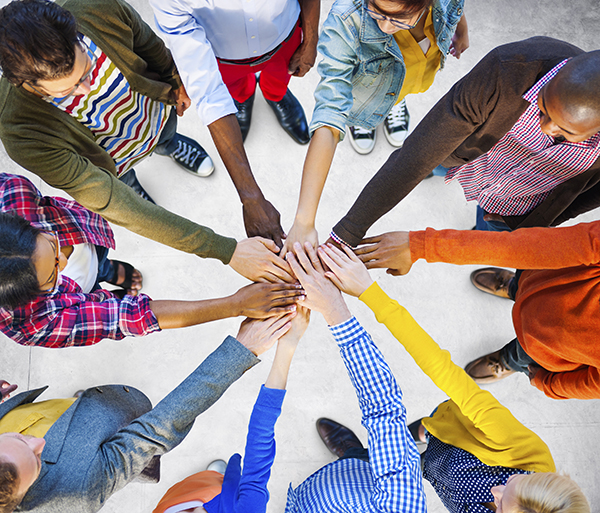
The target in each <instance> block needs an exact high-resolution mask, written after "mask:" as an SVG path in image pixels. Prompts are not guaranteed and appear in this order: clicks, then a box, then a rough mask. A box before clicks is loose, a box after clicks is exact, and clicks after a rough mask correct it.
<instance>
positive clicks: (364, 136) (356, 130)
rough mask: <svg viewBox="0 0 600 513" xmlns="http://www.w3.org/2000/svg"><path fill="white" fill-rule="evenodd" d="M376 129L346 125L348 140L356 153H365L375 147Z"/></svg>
mask: <svg viewBox="0 0 600 513" xmlns="http://www.w3.org/2000/svg"><path fill="white" fill-rule="evenodd" d="M375 139H376V130H366V129H364V128H362V127H360V126H349V127H348V140H349V141H350V144H351V145H352V147H353V148H354V149H355V150H356V152H357V153H360V154H361V155H366V154H367V153H371V152H372V151H373V148H375Z"/></svg>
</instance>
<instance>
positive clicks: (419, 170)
mask: <svg viewBox="0 0 600 513" xmlns="http://www.w3.org/2000/svg"><path fill="white" fill-rule="evenodd" d="M580 53H582V50H580V49H579V48H577V47H575V46H573V45H570V44H568V43H565V42H563V41H558V40H556V39H551V38H548V37H533V38H531V39H527V40H525V41H519V42H517V43H511V44H507V45H504V46H500V47H498V48H496V49H494V50H492V51H491V52H490V53H489V54H488V55H487V56H485V57H484V58H483V59H482V60H481V61H480V62H479V64H477V66H475V67H474V68H473V70H472V71H471V72H470V73H468V74H467V75H466V76H465V77H464V78H462V79H461V80H460V81H458V82H457V83H456V84H455V85H454V86H453V87H452V89H450V91H449V92H448V93H447V94H446V95H445V96H444V97H443V98H442V99H441V100H440V101H439V102H438V103H437V104H436V105H435V106H434V107H433V108H432V109H431V111H429V113H428V114H427V115H426V116H425V118H424V119H423V121H421V123H419V125H418V126H417V127H416V128H415V130H414V131H413V133H412V134H411V135H410V136H409V137H408V138H407V139H406V141H405V143H404V146H403V147H402V148H400V149H399V150H396V151H395V152H394V153H392V154H391V156H390V158H389V159H388V160H387V162H386V163H385V164H384V165H383V167H382V168H381V169H380V170H379V171H378V172H377V174H376V175H375V176H374V177H373V178H372V179H371V181H370V182H369V183H368V184H367V185H366V187H365V188H364V189H363V191H362V192H361V193H360V196H359V197H358V199H357V200H356V202H355V203H354V205H353V206H352V208H351V209H350V210H349V212H348V213H347V214H346V215H345V216H344V218H343V219H342V220H341V221H340V222H339V223H338V224H337V225H336V226H335V227H334V229H333V230H334V232H335V233H336V235H338V236H339V237H340V238H341V239H342V240H344V241H345V242H347V243H348V244H350V245H352V246H356V245H358V243H359V242H360V241H361V239H362V238H363V237H364V235H365V234H366V233H367V230H368V229H369V228H370V227H371V225H372V224H373V223H374V222H375V221H377V220H378V219H379V218H380V217H381V216H383V215H384V214H386V213H387V212H389V211H390V210H391V209H392V208H394V206H396V205H397V204H398V203H399V202H400V201H401V200H402V199H403V198H404V197H405V196H406V195H408V193H409V192H410V191H412V190H413V189H414V188H415V187H416V186H417V184H418V183H419V182H421V180H423V178H425V177H426V176H427V175H428V174H429V173H430V172H431V170H432V169H434V168H435V167H436V166H438V165H439V164H442V165H443V166H446V167H452V166H460V165H462V164H465V163H467V162H471V161H472V160H474V159H476V158H477V157H479V156H480V155H482V154H484V153H485V152H487V151H488V150H490V149H491V148H492V147H493V146H494V145H495V144H496V143H497V142H498V141H499V140H500V139H501V138H502V137H503V136H504V135H505V134H506V132H508V131H509V130H510V129H511V128H512V126H513V125H514V124H515V123H516V122H517V120H518V119H519V117H520V116H521V114H523V112H524V111H525V110H526V108H527V107H528V106H529V105H530V104H529V102H527V101H526V100H524V99H523V98H522V96H523V94H525V92H526V91H528V90H529V89H530V88H531V87H532V86H533V85H534V84H535V83H536V82H537V81H538V80H539V79H540V78H542V77H543V76H544V75H545V74H546V73H547V72H549V71H550V70H551V69H552V68H553V67H554V66H556V65H557V64H558V63H560V62H561V61H562V60H564V59H566V58H569V57H574V56H576V55H579V54H580ZM599 205H600V161H599V160H597V161H596V162H595V163H594V164H593V166H592V167H591V168H590V169H588V170H587V171H586V172H584V173H582V174H580V175H578V176H576V177H574V178H571V179H570V180H567V181H566V182H564V183H563V184H561V185H559V186H558V187H556V188H555V189H554V190H553V191H552V192H551V193H550V195H549V196H548V198H546V200H544V201H543V202H542V203H541V204H540V205H538V206H537V207H536V208H535V209H534V210H532V211H531V212H529V213H528V214H526V215H523V216H510V217H505V218H504V220H505V222H506V223H507V224H508V225H509V226H510V227H511V228H513V229H514V228H518V227H524V226H551V225H557V224H560V223H562V222H564V221H566V220H567V219H570V218H572V217H576V216H577V215H579V214H581V213H583V212H587V211H588V210H591V209H593V208H596V207H597V206H599ZM433 208H435V207H433Z"/></svg>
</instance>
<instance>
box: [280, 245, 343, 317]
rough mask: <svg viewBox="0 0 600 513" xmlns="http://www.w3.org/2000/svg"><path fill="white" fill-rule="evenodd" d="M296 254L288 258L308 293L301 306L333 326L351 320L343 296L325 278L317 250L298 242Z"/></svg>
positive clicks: (287, 256) (295, 247)
mask: <svg viewBox="0 0 600 513" xmlns="http://www.w3.org/2000/svg"><path fill="white" fill-rule="evenodd" d="M294 252H295V255H294V253H288V254H287V255H286V258H287V261H288V263H289V264H290V266H291V268H292V271H293V272H294V274H295V276H296V278H298V281H300V284H301V285H302V288H303V289H304V292H305V293H306V299H305V300H304V301H302V302H301V305H302V306H306V307H307V308H310V309H311V310H316V311H317V312H320V313H321V314H323V316H324V317H325V320H326V321H327V322H328V323H329V324H331V325H334V324H339V323H341V322H343V321H345V320H347V319H349V318H350V317H351V315H350V312H349V310H348V307H347V306H346V303H345V302H344V299H343V298H342V294H341V293H340V291H339V289H338V288H337V287H336V286H335V285H334V284H333V283H332V282H331V280H329V279H328V278H326V277H325V270H324V269H323V266H322V265H321V261H320V260H319V257H318V256H317V252H316V251H315V248H313V247H312V245H311V244H310V243H309V242H306V243H305V244H304V246H302V245H300V243H298V242H296V243H295V244H294Z"/></svg>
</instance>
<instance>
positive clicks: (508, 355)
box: [500, 270, 541, 375]
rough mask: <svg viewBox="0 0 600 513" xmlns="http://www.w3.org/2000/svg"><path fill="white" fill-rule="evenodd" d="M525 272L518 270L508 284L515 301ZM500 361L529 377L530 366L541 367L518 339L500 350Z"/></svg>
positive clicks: (509, 293) (509, 291)
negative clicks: (520, 279)
mask: <svg viewBox="0 0 600 513" xmlns="http://www.w3.org/2000/svg"><path fill="white" fill-rule="evenodd" d="M522 272H523V271H521V270H518V271H517V272H516V273H515V277H514V278H513V279H512V280H510V283H509V284H508V295H509V297H510V298H511V299H512V300H513V301H514V300H515V297H516V295H517V290H518V289H519V278H520V277H521V273H522ZM500 359H501V360H502V363H503V364H504V365H505V366H506V367H508V368H509V369H511V370H514V371H517V372H523V373H524V374H527V375H529V369H528V368H527V366H528V365H536V366H538V367H541V365H539V364H538V363H537V362H536V361H535V360H534V359H533V358H531V356H529V355H528V354H527V353H526V352H525V350H524V349H523V347H522V346H521V343H520V342H519V340H518V339H516V338H515V339H513V340H511V341H510V342H509V343H508V344H506V345H505V346H504V347H503V348H502V349H500Z"/></svg>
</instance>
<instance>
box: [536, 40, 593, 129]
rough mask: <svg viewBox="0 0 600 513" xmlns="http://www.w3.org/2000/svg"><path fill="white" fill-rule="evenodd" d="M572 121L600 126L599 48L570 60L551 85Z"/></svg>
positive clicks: (549, 88)
mask: <svg viewBox="0 0 600 513" xmlns="http://www.w3.org/2000/svg"><path fill="white" fill-rule="evenodd" d="M547 92H548V93H549V94H552V95H556V97H557V98H558V99H559V101H560V104H561V105H562V107H563V110H564V112H565V114H568V116H569V117H570V120H571V122H573V123H577V124H580V123H583V124H586V125H589V124H596V125H600V50H596V51H594V52H588V53H584V54H581V55H578V56H577V57H574V58H572V59H571V60H570V61H569V62H567V63H566V64H565V65H564V66H563V67H562V68H561V69H560V71H559V72H558V73H557V74H556V76H555V77H554V78H553V79H552V81H551V82H550V83H549V84H548V91H547Z"/></svg>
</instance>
